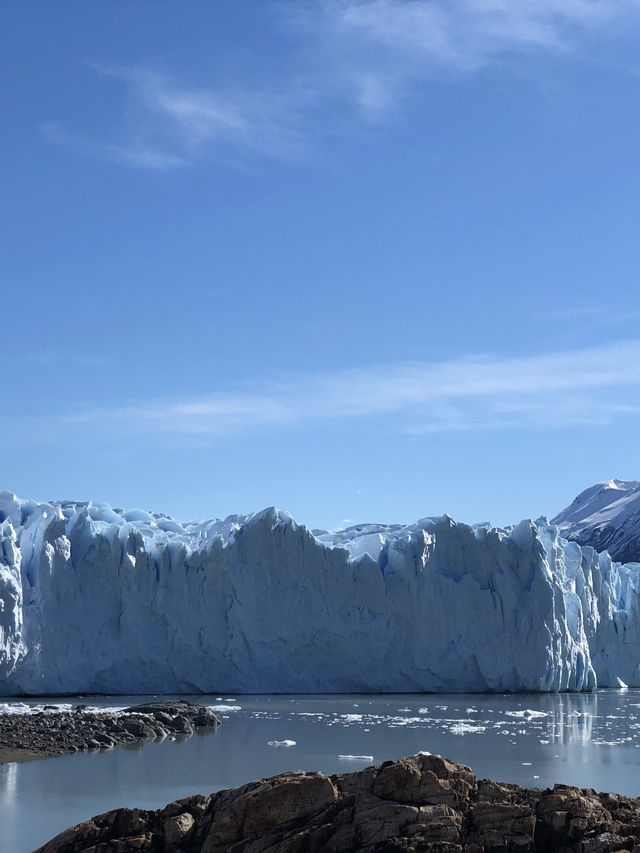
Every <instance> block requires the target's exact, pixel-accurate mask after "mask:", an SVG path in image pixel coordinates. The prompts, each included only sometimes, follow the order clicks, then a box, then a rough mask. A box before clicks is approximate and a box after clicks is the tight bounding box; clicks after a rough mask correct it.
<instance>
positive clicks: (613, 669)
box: [0, 492, 640, 696]
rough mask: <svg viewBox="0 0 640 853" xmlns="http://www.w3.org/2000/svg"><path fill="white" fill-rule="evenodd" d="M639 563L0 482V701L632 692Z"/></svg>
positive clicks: (446, 524)
mask: <svg viewBox="0 0 640 853" xmlns="http://www.w3.org/2000/svg"><path fill="white" fill-rule="evenodd" d="M639 593H640V563H627V564H620V563H615V562H613V561H612V559H611V557H610V556H609V554H608V553H607V552H606V551H605V552H603V553H598V552H596V551H595V550H594V548H593V547H591V546H588V545H580V544H578V543H577V542H572V541H568V540H567V539H565V538H563V535H562V534H561V533H560V531H559V528H558V526H557V525H555V524H552V523H549V522H548V521H547V520H546V519H544V518H541V519H538V520H536V521H532V520H526V521H522V522H520V523H519V524H516V525H514V526H512V527H508V528H497V527H492V526H491V525H488V524H481V525H474V526H470V525H467V524H461V523H457V522H455V521H454V520H453V519H452V518H450V517H449V516H442V517H435V518H424V519H421V520H420V521H418V522H416V523H415V524H412V525H373V524H372V525H357V526H354V527H351V528H348V529H345V530H341V531H339V532H335V533H331V532H328V531H321V530H313V531H312V530H309V529H308V528H307V527H305V526H304V525H302V524H298V523H297V522H296V521H295V520H294V519H293V518H292V517H291V516H290V515H288V514H287V513H286V512H284V511H282V510H279V509H276V508H269V509H266V510H264V511H262V512H259V513H256V514H254V515H249V516H230V517H228V518H226V519H224V520H219V519H213V520H209V521H197V522H185V523H182V522H179V521H177V520H175V519H173V518H171V517H169V516H167V515H163V514H161V513H149V512H145V511H142V510H130V511H123V510H120V509H112V508H111V507H109V506H107V505H105V504H102V503H91V502H89V503H76V502H70V501H61V502H53V501H52V502H49V503H37V502H35V501H31V500H21V499H19V498H17V497H16V496H15V495H13V494H12V493H10V492H2V493H0V694H2V695H5V696H7V695H44V694H61V693H65V694H69V693H107V694H121V693H136V694H140V693H198V692H203V693H218V692H220V693H222V692H225V693H234V692H239V693H323V692H331V693H343V692H344V693H347V692H348V693H358V692H421V691H433V692H484V691H584V690H592V689H594V688H596V687H621V686H625V685H628V686H634V687H639V686H640V620H639V618H638V611H639V606H638V604H639V601H640V598H639Z"/></svg>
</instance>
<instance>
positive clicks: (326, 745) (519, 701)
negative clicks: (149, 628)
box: [0, 690, 640, 853]
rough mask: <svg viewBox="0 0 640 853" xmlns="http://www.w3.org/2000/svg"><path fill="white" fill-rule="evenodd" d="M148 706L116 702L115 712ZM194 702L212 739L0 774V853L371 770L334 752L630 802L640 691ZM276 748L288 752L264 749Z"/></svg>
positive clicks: (10, 767)
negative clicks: (97, 826)
mask: <svg viewBox="0 0 640 853" xmlns="http://www.w3.org/2000/svg"><path fill="white" fill-rule="evenodd" d="M146 698H147V697H134V696H131V697H122V698H121V697H119V698H118V700H117V704H118V705H124V704H131V703H134V702H141V701H145V699H146ZM191 698H193V699H194V700H195V701H200V702H205V703H207V704H213V705H223V706H224V708H225V709H226V711H225V713H224V714H222V716H223V725H222V726H220V728H219V729H218V730H217V731H216V732H212V731H210V730H201V732H200V733H197V734H196V735H194V736H193V737H192V738H189V739H186V740H183V741H170V740H166V741H164V742H163V743H150V744H147V745H145V746H141V745H136V746H135V747H131V746H126V747H124V746H123V747H119V748H117V749H115V750H112V751H110V752H100V753H81V754H76V755H70V756H63V757H60V758H52V759H46V760H40V761H30V762H25V763H22V764H7V765H4V766H0V850H2V851H3V853H27V851H31V850H33V848H35V847H37V846H38V845H40V844H43V843H44V842H45V841H47V840H49V839H50V838H51V837H53V836H54V835H55V834H57V833H58V832H60V831H61V830H63V829H65V828H66V827H67V826H70V825H72V824H74V823H78V822H79V821H81V820H86V819H87V818H89V817H91V816H93V815H95V814H99V813H101V812H104V811H108V810H109V809H112V808H117V807H119V806H125V805H128V806H139V807H142V808H158V807H160V806H164V805H166V804H167V803H168V802H170V801H172V800H175V799H178V798H180V797H184V796H187V795H188V794H195V793H209V792H211V791H215V790H219V789H221V788H228V787H232V786H235V785H240V784H242V783H244V782H247V781H250V780H251V779H256V778H259V777H261V776H268V775H272V774H274V773H280V772H282V771H284V770H291V769H313V770H315V769H319V770H324V771H325V772H328V773H333V772H337V771H341V772H344V771H349V770H355V769H358V768H361V767H365V766H366V765H367V764H369V763H370V762H369V761H367V760H350V759H345V758H339V756H340V755H343V756H344V755H364V756H373V760H374V762H375V763H379V762H381V761H384V760H386V759H389V758H398V757H400V756H403V755H412V754H415V753H416V752H418V751H420V750H426V751H429V752H431V753H433V754H440V755H444V756H446V757H448V758H451V759H454V760H456V761H462V762H464V763H465V764H468V765H470V766H471V767H472V769H473V770H474V771H475V772H476V773H477V774H478V776H480V777H482V776H489V777H491V778H493V779H499V780H503V781H509V782H518V783H519V784H521V785H530V786H538V787H545V786H548V785H553V784H554V783H555V782H566V783H571V784H576V785H581V786H584V787H593V788H596V789H598V790H611V791H618V792H621V793H626V794H630V795H632V796H639V795H640V772H638V771H639V770H640V749H639V747H640V690H625V691H601V692H598V693H593V694H578V695H576V694H571V695H569V694H565V695H515V696H514V695H510V696H496V695H438V696H436V695H424V694H420V695H408V694H404V695H400V696H389V695H385V696H372V695H364V696H356V695H349V696H238V697H224V698H226V700H227V701H226V702H223V701H221V699H220V697H213V696H210V697H203V696H197V697H191ZM229 700H231V701H229ZM58 701H60V702H62V701H65V700H63V699H60V700H58ZM66 701H72V702H73V701H78V700H77V699H76V700H73V699H71V700H66ZM82 701H83V702H87V701H90V702H91V704H95V705H104V706H110V705H114V704H116V703H115V702H114V700H113V699H96V700H94V699H91V700H87V699H86V698H85V699H83V700H82ZM233 708H236V709H237V708H239V710H232V709H233ZM283 740H292V741H295V742H296V745H295V746H293V747H275V746H269V745H268V742H269V741H283Z"/></svg>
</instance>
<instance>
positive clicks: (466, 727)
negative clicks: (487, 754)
mask: <svg viewBox="0 0 640 853" xmlns="http://www.w3.org/2000/svg"><path fill="white" fill-rule="evenodd" d="M486 730H487V727H486V726H477V725H475V724H474V723H462V722H461V723H454V724H453V725H452V726H449V731H450V732H451V734H452V735H466V734H481V733H482V732H485V731H486Z"/></svg>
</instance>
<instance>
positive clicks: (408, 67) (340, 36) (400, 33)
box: [296, 0, 640, 118]
mask: <svg viewBox="0 0 640 853" xmlns="http://www.w3.org/2000/svg"><path fill="white" fill-rule="evenodd" d="M639 12H640V8H639V6H638V3H637V2H636V0H325V2H322V3H319V4H317V5H315V6H312V7H310V6H307V7H305V9H304V10H302V11H301V10H300V9H298V10H297V12H296V14H297V20H298V23H299V24H301V25H302V26H304V27H306V29H307V32H309V33H313V36H314V37H315V38H316V40H317V42H318V43H319V44H321V45H323V47H324V49H325V50H326V51H327V52H328V53H330V54H331V55H332V57H333V66H334V68H337V69H338V70H339V73H340V75H341V77H342V80H343V83H344V86H345V91H348V90H350V92H351V96H352V98H353V99H354V100H355V102H356V103H357V104H358V105H359V106H360V108H361V109H362V111H363V113H364V114H365V115H366V116H368V117H369V118H379V117H380V116H381V115H384V114H386V113H387V112H388V111H389V110H390V109H393V108H395V107H397V105H398V102H401V101H402V99H403V98H404V96H405V95H406V94H407V93H409V92H410V91H412V90H413V89H415V88H416V87H418V86H419V84H421V83H424V82H425V81H428V80H431V79H433V78H434V77H438V76H442V75H450V74H456V75H469V74H473V73H475V72H477V71H479V70H481V69H483V68H486V67H487V66H489V65H491V64H495V63H501V64H504V63H507V62H513V61H514V60H516V59H517V58H518V57H519V56H520V57H521V56H522V54H523V53H532V52H540V51H544V52H548V53H549V52H553V53H562V54H567V53H570V52H571V51H572V50H574V49H575V48H576V47H577V45H578V44H579V41H580V38H581V37H583V36H584V35H585V34H594V33H603V32H604V31H605V30H608V29H609V28H610V27H611V25H612V24H613V25H615V24H618V23H620V22H622V21H625V20H627V19H628V18H629V17H630V16H633V17H637V16H638V13H639Z"/></svg>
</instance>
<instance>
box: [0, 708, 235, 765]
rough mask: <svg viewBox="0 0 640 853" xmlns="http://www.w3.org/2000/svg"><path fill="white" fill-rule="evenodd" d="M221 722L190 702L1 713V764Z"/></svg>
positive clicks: (152, 737) (185, 731)
mask: <svg viewBox="0 0 640 853" xmlns="http://www.w3.org/2000/svg"><path fill="white" fill-rule="evenodd" d="M219 724H220V720H219V719H218V717H217V716H216V715H215V714H214V712H213V711H212V710H211V709H210V708H207V707H206V705H199V704H196V703H194V702H188V701H187V700H185V699H180V700H167V701H163V702H150V703H146V704H144V705H133V706H131V707H130V708H124V709H123V710H121V711H100V710H98V709H96V710H94V711H90V710H87V709H86V708H85V706H83V705H78V706H77V707H76V709H75V710H74V711H60V710H58V709H57V708H56V706H55V705H51V706H45V707H44V709H43V710H41V711H36V712H33V713H26V714H0V764H2V763H3V761H19V760H20V759H21V758H47V757H50V756H53V755H64V754H66V753H71V752H82V751H88V750H92V749H111V748H112V747H114V746H116V745H117V744H120V743H129V742H132V741H135V740H157V739H162V738H165V737H167V736H175V735H190V734H193V730H194V728H196V727H201V726H206V727H212V726H218V725H219Z"/></svg>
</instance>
